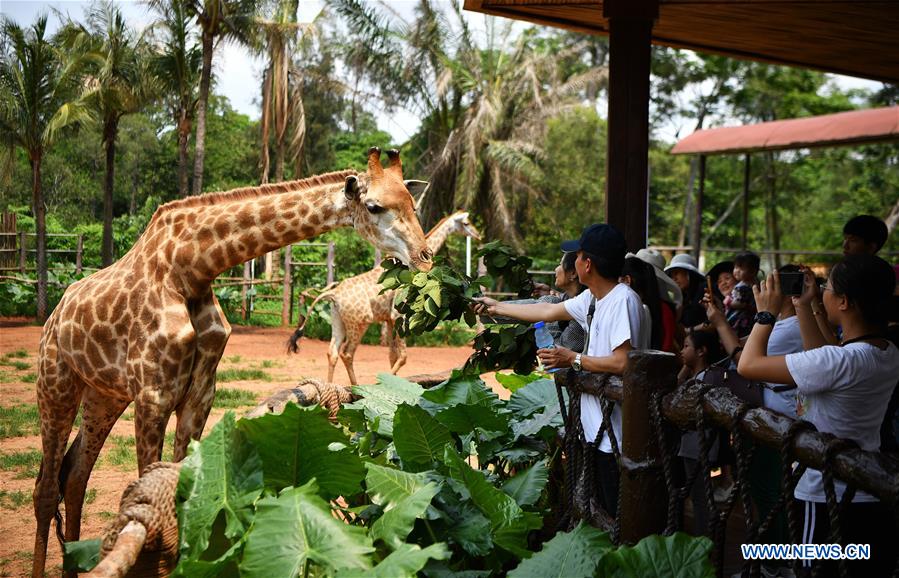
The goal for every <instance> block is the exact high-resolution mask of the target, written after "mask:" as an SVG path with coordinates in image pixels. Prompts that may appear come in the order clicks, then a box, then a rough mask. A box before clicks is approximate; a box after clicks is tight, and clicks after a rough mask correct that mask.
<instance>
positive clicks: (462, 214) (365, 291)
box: [287, 211, 481, 385]
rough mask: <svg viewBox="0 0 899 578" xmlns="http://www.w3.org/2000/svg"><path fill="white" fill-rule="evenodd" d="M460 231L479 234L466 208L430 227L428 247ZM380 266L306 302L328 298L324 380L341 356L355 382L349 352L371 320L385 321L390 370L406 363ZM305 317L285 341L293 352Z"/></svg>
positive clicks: (438, 246)
mask: <svg viewBox="0 0 899 578" xmlns="http://www.w3.org/2000/svg"><path fill="white" fill-rule="evenodd" d="M453 233H460V234H462V235H465V236H467V237H472V238H473V239H476V240H480V238H481V235H480V233H479V232H478V230H477V229H476V228H475V227H474V225H472V224H471V221H470V220H469V218H468V212H467V211H457V212H455V213H453V214H452V215H450V216H448V217H445V218H444V219H443V220H442V221H440V222H439V223H437V224H436V225H435V226H434V228H433V229H431V230H430V231H429V232H428V234H427V237H426V240H427V243H428V250H429V251H431V253H432V254H435V253H437V251H439V250H440V249H441V248H442V247H443V245H444V243H446V239H447V237H449V236H450V235H451V234H453ZM383 272H384V269H383V268H382V267H380V266H378V267H375V268H374V269H372V270H371V271H366V272H365V273H362V274H360V275H356V276H355V277H350V278H348V279H344V280H343V281H340V282H339V283H333V284H331V285H329V286H328V287H326V288H325V291H323V292H322V293H321V294H319V295H318V297H316V298H315V300H314V301H313V302H312V304H311V305H310V306H309V310H310V311H311V310H312V307H314V306H315V304H316V303H317V302H318V301H320V300H323V299H324V300H327V301H331V303H332V305H331V344H330V346H329V347H328V383H330V382H332V381H333V380H334V368H335V367H336V366H337V361H338V359H342V360H343V364H344V366H345V367H346V372H347V375H348V376H349V378H350V383H352V384H353V385H356V384H357V382H356V372H355V371H354V370H353V356H354V355H355V353H356V348H357V347H359V343H360V342H361V341H362V336H363V335H364V334H365V330H366V329H368V326H369V325H371V324H372V323H375V322H385V323H387V331H386V333H387V345H388V346H389V347H390V372H391V373H393V374H396V373H397V372H398V371H399V370H400V368H401V367H402V366H403V365H405V364H406V341H405V340H404V339H403V338H401V337H400V336H398V335H396V334H395V333H394V332H393V325H394V322H395V320H396V311H395V310H394V308H393V298H394V295H395V293H396V292H395V291H387V292H385V293H384V294H383V295H382V294H381V285H380V284H379V283H378V279H379V278H380V277H381V274H382V273H383ZM305 325H306V320H305V319H303V320H301V321H300V325H299V326H298V327H297V329H296V330H295V331H294V333H293V336H291V338H290V340H289V341H288V343H287V349H288V351H290V352H292V353H296V352H297V349H298V345H297V343H298V341H299V339H300V338H301V337H302V336H303V329H304V328H305Z"/></svg>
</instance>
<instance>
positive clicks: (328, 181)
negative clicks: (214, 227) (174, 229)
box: [155, 169, 359, 216]
mask: <svg viewBox="0 0 899 578" xmlns="http://www.w3.org/2000/svg"><path fill="white" fill-rule="evenodd" d="M358 174H359V172H358V171H356V170H353V169H348V170H343V171H334V172H330V173H324V174H321V175H316V176H314V177H307V178H305V179H299V180H295V181H284V182H281V183H270V184H265V185H258V186H255V187H240V188H237V189H231V190H230V191H220V192H214V193H205V194H202V195H197V196H194V197H187V198H186V199H177V200H175V201H169V202H168V203H165V204H164V205H160V206H159V208H158V209H156V215H155V216H159V215H162V214H163V213H166V212H169V211H172V210H175V209H188V208H193V207H207V206H209V205H215V204H217V203H223V202H229V201H241V200H244V199H252V198H255V197H264V196H266V195H274V194H280V193H287V192H297V191H308V190H312V189H314V188H317V187H320V186H323V185H332V184H337V183H343V182H344V181H345V180H346V178H347V177H349V176H352V175H358Z"/></svg>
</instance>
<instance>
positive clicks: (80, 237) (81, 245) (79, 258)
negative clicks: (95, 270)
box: [75, 235, 84, 275]
mask: <svg viewBox="0 0 899 578" xmlns="http://www.w3.org/2000/svg"><path fill="white" fill-rule="evenodd" d="M83 253H84V235H78V247H77V248H76V249H75V274H76V275H81V261H82V254H83Z"/></svg>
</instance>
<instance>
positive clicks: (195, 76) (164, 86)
mask: <svg viewBox="0 0 899 578" xmlns="http://www.w3.org/2000/svg"><path fill="white" fill-rule="evenodd" d="M149 4H150V7H151V8H152V9H153V10H154V11H155V12H156V13H157V14H158V16H159V20H158V21H157V22H156V24H155V25H154V27H153V31H152V32H153V33H154V34H157V33H158V34H159V38H158V39H157V41H156V43H155V44H156V46H155V51H154V55H153V58H152V61H151V62H152V68H153V73H154V76H155V82H156V83H158V86H159V87H160V89H161V90H160V92H161V93H162V94H163V95H165V101H166V104H167V107H168V108H169V110H170V111H171V114H172V118H173V120H174V121H175V125H176V127H177V131H178V194H179V195H181V196H182V197H186V196H187V195H188V194H189V193H190V189H189V186H190V166H189V164H190V157H189V155H188V143H189V141H190V133H191V131H192V130H193V122H194V117H195V115H196V112H197V100H198V94H197V91H198V88H199V84H200V67H201V65H202V61H203V52H202V50H201V49H200V45H199V44H198V43H197V42H196V41H195V40H196V39H195V38H194V35H193V34H192V32H191V25H190V24H191V17H190V15H189V14H188V12H187V0H150V2H149Z"/></svg>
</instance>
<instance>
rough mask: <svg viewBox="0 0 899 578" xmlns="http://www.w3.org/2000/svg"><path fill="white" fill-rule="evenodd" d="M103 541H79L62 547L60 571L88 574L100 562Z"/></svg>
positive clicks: (66, 543)
mask: <svg viewBox="0 0 899 578" xmlns="http://www.w3.org/2000/svg"><path fill="white" fill-rule="evenodd" d="M102 543H103V540H101V539H100V538H95V539H93V540H79V541H78V542H65V543H64V544H63V545H62V569H63V570H66V571H70V572H90V571H91V570H93V569H94V566H96V565H97V564H98V563H99V562H100V546H101V544H102Z"/></svg>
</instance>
